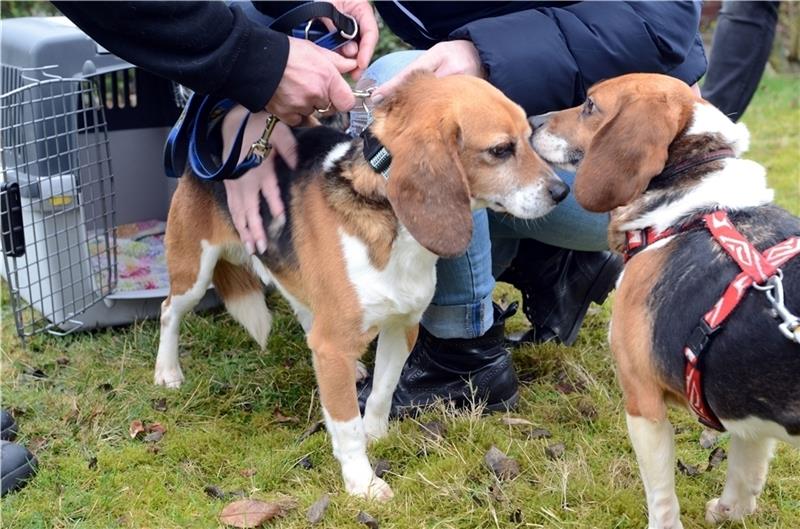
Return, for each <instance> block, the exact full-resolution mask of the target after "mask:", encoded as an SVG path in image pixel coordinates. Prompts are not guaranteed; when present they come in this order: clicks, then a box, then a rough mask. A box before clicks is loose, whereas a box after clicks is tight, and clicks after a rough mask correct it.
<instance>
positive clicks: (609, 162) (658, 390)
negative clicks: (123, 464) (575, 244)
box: [533, 74, 800, 529]
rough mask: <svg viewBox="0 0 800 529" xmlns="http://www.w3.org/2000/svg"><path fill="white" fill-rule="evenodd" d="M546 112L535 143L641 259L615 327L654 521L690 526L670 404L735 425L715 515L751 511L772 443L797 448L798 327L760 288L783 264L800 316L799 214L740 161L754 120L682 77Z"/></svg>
mask: <svg viewBox="0 0 800 529" xmlns="http://www.w3.org/2000/svg"><path fill="white" fill-rule="evenodd" d="M539 123H541V126H540V127H539V128H537V129H536V131H535V132H534V141H533V145H534V148H535V149H536V151H537V152H538V153H539V154H540V155H541V156H542V157H543V158H544V159H545V160H547V161H550V162H552V163H555V164H558V165H562V166H567V167H573V168H575V167H577V175H576V180H575V190H574V191H575V197H576V199H577V200H578V202H579V203H580V204H581V205H582V206H583V207H585V208H586V209H589V210H591V211H608V212H610V214H611V221H610V226H609V244H610V246H611V247H612V248H614V249H616V250H618V251H620V252H622V253H623V254H625V256H626V257H627V258H628V259H629V260H628V261H627V264H626V266H625V269H624V273H623V275H622V276H621V277H620V279H619V282H618V289H617V293H616V297H615V300H614V308H613V313H612V318H611V329H610V331H609V335H610V342H611V349H612V351H613V353H614V357H615V359H616V362H617V371H618V376H619V380H620V384H621V386H622V389H623V392H624V395H625V409H626V411H627V423H628V431H629V434H630V437H631V441H632V443H633V447H634V449H635V451H636V455H637V459H638V461H639V467H640V469H641V473H642V479H643V481H644V487H645V492H646V494H647V504H648V511H649V526H648V527H650V528H651V529H655V528H659V529H666V528H671V529H676V528H680V527H682V525H681V521H680V512H679V506H678V499H677V496H676V494H675V490H674V489H675V482H674V466H675V450H674V445H673V432H672V426H671V425H670V423H669V421H668V419H667V415H666V413H667V403H668V402H678V403H683V404H686V405H689V406H690V407H692V408H693V409H694V410H695V411H696V412H697V413H698V415H699V416H700V418H701V420H703V421H704V422H706V423H707V424H710V425H712V426H716V427H718V428H724V429H727V430H728V431H729V432H730V433H731V445H730V454H729V458H728V461H729V468H728V477H727V482H726V484H725V489H724V490H723V492H722V496H721V497H720V498H717V499H714V500H711V501H710V502H708V504H707V505H706V519H707V520H708V521H709V522H711V523H719V522H721V521H723V520H728V519H741V518H742V517H743V516H745V515H747V514H749V513H752V512H753V511H754V510H755V508H756V498H757V497H758V495H759V494H760V493H761V490H762V488H763V487H764V482H765V480H766V475H767V466H768V462H769V459H770V457H771V455H772V452H773V446H774V439H781V440H784V441H787V442H788V443H790V444H793V445H795V446H798V445H800V344H798V343H797V341H795V340H797V339H798V337H800V331H799V330H798V329H797V327H794V326H793V325H791V324H790V323H787V322H786V321H784V320H783V319H776V318H775V314H774V313H773V305H772V304H771V302H770V301H769V300H768V298H767V296H766V295H765V293H764V292H760V291H759V289H758V288H755V287H757V286H758V284H757V283H758V282H764V281H765V280H766V279H767V277H770V276H773V275H775V272H774V268H775V267H774V266H773V265H777V266H779V267H780V268H781V269H782V270H783V272H782V274H783V288H784V299H785V304H786V308H787V309H788V312H790V313H793V314H798V313H799V312H800V258H794V259H793V258H792V257H795V256H797V253H798V252H800V238H798V236H800V219H798V218H797V217H794V216H792V215H791V214H789V213H787V212H786V211H784V210H782V209H780V208H778V207H776V206H774V205H773V204H772V203H771V202H772V199H773V191H772V190H771V189H769V188H768V187H767V182H766V178H765V170H764V168H763V167H762V166H760V165H759V164H757V163H755V162H752V161H749V160H743V159H740V158H738V156H739V155H740V154H741V153H743V152H744V151H746V150H747V148H748V144H749V133H748V131H747V129H746V127H745V126H744V125H742V124H738V125H736V124H734V123H732V122H731V121H730V120H729V119H728V118H727V117H726V116H724V115H723V114H722V113H721V112H720V111H719V110H717V109H716V108H714V107H713V106H712V105H710V104H709V103H708V102H706V101H704V100H703V99H701V98H699V97H697V96H695V95H694V93H693V92H692V91H691V89H690V88H689V87H688V86H687V85H686V84H684V83H682V82H681V81H678V80H676V79H674V78H671V77H667V76H663V75H647V74H631V75H626V76H622V77H618V78H615V79H611V80H608V81H605V82H602V83H600V84H598V85H596V86H594V87H593V88H592V89H591V90H589V95H588V99H587V100H586V102H585V103H584V104H583V105H582V106H580V107H576V108H572V109H568V110H564V111H561V112H555V113H551V114H547V115H545V116H543V117H542V119H540V120H539ZM740 234H743V237H742V236H741V235H740ZM747 241H749V243H748V242H747ZM750 244H752V246H754V247H755V248H756V249H758V252H757V251H755V250H754V249H753V248H752V246H750ZM768 248H771V249H770V250H767V249H768ZM776 249H777V250H776ZM757 254H758V255H757ZM759 267H760V268H763V269H759V270H756V268H759ZM751 268H752V270H751ZM767 268H771V270H770V271H768V272H766V273H765V270H766V269H767ZM746 269H747V270H746ZM742 270H746V271H742ZM759 274H762V275H760V276H759ZM753 277H756V279H755V280H754V279H753ZM734 279H736V280H735V281H734ZM771 281H773V282H774V281H776V280H774V279H773V280H771ZM753 283H755V284H753ZM751 285H752V286H753V288H748V287H749V286H751ZM723 294H724V296H723ZM772 294H774V295H777V291H775V290H773V291H772ZM721 296H723V297H722V298H721ZM736 301H739V303H738V305H737V304H736V303H735V302H736ZM728 314H729V317H727V319H726V318H725V316H728ZM723 320H725V321H724V324H723V323H720V322H721V321H723ZM781 323H783V324H784V330H783V331H782V330H781V329H779V324H781ZM795 323H796V322H795ZM790 327H792V328H793V330H791V329H790ZM792 333H794V334H793V336H792ZM700 375H702V378H700ZM699 381H702V382H700V383H698V382H699Z"/></svg>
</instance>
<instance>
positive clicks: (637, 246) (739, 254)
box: [623, 211, 800, 431]
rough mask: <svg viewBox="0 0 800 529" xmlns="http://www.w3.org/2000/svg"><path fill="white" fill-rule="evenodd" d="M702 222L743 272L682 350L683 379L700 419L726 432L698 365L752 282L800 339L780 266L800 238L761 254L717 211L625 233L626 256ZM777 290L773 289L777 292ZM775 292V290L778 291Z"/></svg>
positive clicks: (787, 332)
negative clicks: (679, 222)
mask: <svg viewBox="0 0 800 529" xmlns="http://www.w3.org/2000/svg"><path fill="white" fill-rule="evenodd" d="M698 226H704V227H705V228H706V229H707V230H708V231H709V232H711V235H712V237H713V238H714V240H715V241H717V243H718V244H719V245H720V246H722V248H723V249H724V250H725V252H726V253H727V254H728V255H729V256H730V257H731V259H733V260H734V262H736V264H737V265H739V268H741V269H742V271H741V272H740V273H739V274H738V275H737V276H736V277H735V278H734V280H733V281H731V283H730V284H729V285H728V287H727V288H726V289H725V292H724V293H723V294H722V297H721V298H720V299H719V301H717V302H716V303H715V304H714V306H713V307H711V310H709V311H708V312H707V313H706V314H705V315H704V316H703V317H702V319H701V320H700V324H699V325H698V326H697V328H696V329H695V330H694V331H693V332H692V334H691V335H690V336H689V339H688V340H687V342H686V346H685V347H684V349H683V354H684V356H685V357H686V369H685V373H684V375H685V376H684V378H685V381H686V398H687V399H688V401H689V405H690V406H691V407H692V410H694V412H695V413H696V414H697V416H698V417H699V419H700V422H701V423H703V424H705V425H706V426H709V427H711V428H714V429H715V430H720V431H724V430H725V428H724V427H723V426H722V423H721V422H720V421H719V419H718V418H717V416H716V415H715V414H714V412H713V411H712V410H711V407H710V406H709V405H708V402H707V401H706V399H705V396H704V394H703V372H702V370H701V368H700V362H699V359H700V355H701V354H702V353H703V351H704V350H705V349H706V348H707V347H708V344H709V341H710V339H711V337H712V336H713V335H714V334H716V333H717V332H718V331H719V330H720V329H721V327H722V325H723V324H724V323H725V320H726V319H727V318H728V316H730V315H731V313H732V312H733V311H734V309H736V307H737V306H738V305H739V302H741V301H742V299H744V296H745V294H747V291H748V290H749V289H750V287H751V286H754V287H755V288H757V289H759V290H764V291H765V292H766V295H767V298H768V299H769V301H770V303H771V304H772V306H773V309H774V310H775V313H776V314H777V316H778V317H779V318H781V319H783V320H784V321H783V323H781V324H780V325H779V328H780V330H781V332H782V333H783V334H784V336H786V337H787V338H788V339H789V340H792V341H798V340H799V338H798V336H799V335H800V320H798V318H797V317H796V316H794V315H792V314H791V313H790V312H789V311H788V310H787V309H786V306H785V305H784V304H783V284H782V282H781V281H782V278H783V274H782V272H781V270H780V266H781V265H783V264H784V263H786V262H787V261H789V259H791V258H792V257H795V256H796V255H798V254H800V237H790V238H788V239H786V240H785V241H783V242H781V243H779V244H776V245H775V246H773V247H772V248H769V249H767V250H765V251H764V252H763V253H761V252H759V251H758V250H756V248H755V247H754V246H753V245H752V244H750V242H749V241H748V240H747V239H746V238H745V237H744V235H742V234H741V233H739V231H738V230H737V229H736V228H735V227H734V226H733V224H732V223H731V221H730V219H729V218H728V214H727V212H725V211H715V212H713V213H709V214H706V215H703V216H702V217H698V218H697V219H695V220H694V221H690V222H689V223H686V224H684V225H683V226H681V227H677V228H676V227H670V228H667V229H665V230H663V231H660V232H657V231H655V230H654V229H653V228H644V229H641V230H635V231H629V232H626V234H625V237H626V247H625V250H624V252H623V257H624V259H625V261H626V262H627V261H628V260H629V259H631V258H632V257H633V256H634V255H635V254H636V253H638V252H640V251H641V250H644V249H645V248H646V247H648V246H650V245H651V244H653V243H655V242H656V241H659V240H661V239H666V238H667V237H672V236H673V235H676V234H678V233H680V232H683V231H688V230H690V229H693V228H696V227H698ZM773 291H774V293H773ZM775 294H777V295H775Z"/></svg>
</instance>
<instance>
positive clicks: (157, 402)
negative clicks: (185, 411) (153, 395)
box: [150, 397, 167, 411]
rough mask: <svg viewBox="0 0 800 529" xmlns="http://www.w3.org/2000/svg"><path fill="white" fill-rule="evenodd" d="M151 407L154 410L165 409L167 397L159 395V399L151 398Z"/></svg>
mask: <svg viewBox="0 0 800 529" xmlns="http://www.w3.org/2000/svg"><path fill="white" fill-rule="evenodd" d="M150 404H151V405H152V407H153V409H154V410H156V411H167V399H165V398H164V397H161V398H160V399H153V400H151V401H150Z"/></svg>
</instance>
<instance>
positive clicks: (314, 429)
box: [297, 421, 325, 443]
mask: <svg viewBox="0 0 800 529" xmlns="http://www.w3.org/2000/svg"><path fill="white" fill-rule="evenodd" d="M323 428H325V421H317V422H315V423H314V424H312V425H311V426H309V427H308V428H306V431H305V432H303V434H302V435H301V436H300V437H299V438H298V439H297V442H298V443H302V442H303V441H305V440H306V439H308V438H309V437H311V436H312V435H314V434H315V433H317V432H318V431H320V430H322V429H323Z"/></svg>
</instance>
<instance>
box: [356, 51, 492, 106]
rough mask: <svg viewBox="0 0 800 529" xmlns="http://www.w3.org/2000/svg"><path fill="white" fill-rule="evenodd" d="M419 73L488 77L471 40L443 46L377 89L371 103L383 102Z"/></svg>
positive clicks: (419, 59)
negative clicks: (407, 79) (413, 75)
mask: <svg viewBox="0 0 800 529" xmlns="http://www.w3.org/2000/svg"><path fill="white" fill-rule="evenodd" d="M418 71H425V72H431V73H433V74H434V75H436V76H437V77H444V76H446V75H455V74H465V75H472V76H475V77H481V78H485V77H486V72H485V71H484V69H483V65H482V64H481V59H480V56H479V55H478V50H477V49H476V48H475V45H474V44H473V43H472V42H470V41H468V40H451V41H447V42H440V43H439V44H436V45H435V46H433V47H432V48H430V49H429V50H428V51H426V52H425V53H423V54H422V55H420V56H419V58H417V59H416V60H415V61H414V62H412V63H411V64H409V65H408V66H406V67H405V68H403V69H402V70H401V71H400V73H398V74H397V75H395V76H394V77H392V79H391V80H389V81H387V82H386V83H384V84H382V85H381V86H379V87H378V88H376V89H375V91H374V92H373V93H372V101H373V102H375V103H378V102H380V100H381V99H383V98H384V97H386V96H388V95H389V94H391V93H392V92H394V91H395V90H396V89H397V87H398V86H400V85H401V84H402V83H403V82H404V81H405V80H406V78H408V76H409V75H411V74H412V73H414V72H418Z"/></svg>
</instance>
